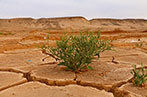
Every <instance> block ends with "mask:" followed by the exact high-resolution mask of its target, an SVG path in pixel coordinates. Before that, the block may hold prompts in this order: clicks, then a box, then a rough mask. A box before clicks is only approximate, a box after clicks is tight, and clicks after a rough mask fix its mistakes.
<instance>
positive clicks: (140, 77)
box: [131, 64, 147, 86]
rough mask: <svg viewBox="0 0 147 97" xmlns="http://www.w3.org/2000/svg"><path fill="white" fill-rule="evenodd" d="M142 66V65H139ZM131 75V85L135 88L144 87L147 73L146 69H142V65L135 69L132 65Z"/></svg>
mask: <svg viewBox="0 0 147 97" xmlns="http://www.w3.org/2000/svg"><path fill="white" fill-rule="evenodd" d="M141 65H142V64H141ZM131 74H133V81H132V82H133V84H134V85H136V86H144V84H145V81H146V80H147V73H146V69H145V68H143V65H142V67H141V68H138V69H137V68H136V65H134V69H133V70H132V71H131Z"/></svg>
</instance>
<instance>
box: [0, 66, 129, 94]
mask: <svg viewBox="0 0 147 97" xmlns="http://www.w3.org/2000/svg"><path fill="white" fill-rule="evenodd" d="M0 72H13V73H18V74H22V75H23V76H22V77H23V78H25V79H26V80H24V81H20V82H17V83H14V84H12V85H10V86H6V87H4V88H1V89H0V92H1V91H3V90H6V89H9V88H12V87H16V86H19V85H22V84H24V83H27V82H40V83H43V84H46V85H49V86H68V85H79V86H84V87H92V88H96V89H99V90H105V91H107V92H111V93H113V94H114V96H115V97H125V96H120V94H121V93H122V92H121V91H117V92H115V90H116V89H117V88H118V87H120V86H122V85H123V84H125V83H127V82H120V83H117V84H115V85H112V86H110V85H103V84H98V83H94V82H88V81H82V80H77V77H78V75H76V77H75V78H74V79H73V80H51V79H47V78H39V77H35V76H32V73H31V72H27V73H25V72H22V71H19V70H16V69H12V68H8V69H0ZM117 94H119V96H118V95H117ZM124 94H126V92H124V93H123V94H122V95H124Z"/></svg>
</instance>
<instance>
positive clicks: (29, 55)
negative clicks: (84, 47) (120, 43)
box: [0, 48, 147, 97]
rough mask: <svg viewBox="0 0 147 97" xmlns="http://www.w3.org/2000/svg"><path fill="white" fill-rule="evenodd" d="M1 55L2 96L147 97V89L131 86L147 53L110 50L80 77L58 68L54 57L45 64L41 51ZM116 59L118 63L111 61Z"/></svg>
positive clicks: (0, 86)
mask: <svg viewBox="0 0 147 97" xmlns="http://www.w3.org/2000/svg"><path fill="white" fill-rule="evenodd" d="M124 52H125V53H124ZM118 53H119V55H118ZM0 56H1V57H0V60H1V63H0V97H46V96H47V97H61V96H62V97H146V96H147V94H146V91H147V88H146V87H143V88H140V87H135V86H134V85H132V83H130V80H131V79H132V77H133V76H132V75H131V74H130V71H131V70H132V69H133V64H139V63H140V61H139V60H142V61H141V62H142V63H144V64H146V63H147V61H146V60H145V59H147V54H146V53H144V52H142V51H140V50H139V49H133V50H130V49H120V48H115V51H106V52H104V53H102V54H101V58H100V60H94V61H93V62H92V63H91V66H92V67H93V68H94V70H88V71H87V72H81V73H78V74H76V75H75V73H73V72H71V71H65V70H64V69H63V67H59V66H57V64H56V62H55V60H54V59H52V58H49V59H47V60H45V61H42V60H41V59H42V58H44V57H45V55H43V54H42V53H41V51H40V49H29V50H28V49H23V50H15V51H6V52H5V53H1V54H0ZM112 56H113V57H115V61H116V62H117V63H113V62H112V61H111V60H112ZM129 59H130V60H129ZM136 59H138V60H136ZM28 60H31V61H28ZM137 66H138V67H139V65H137ZM146 66H147V65H145V67H146ZM75 76H77V78H76V79H75ZM146 84H147V83H146ZM86 91H87V92H86ZM144 92H145V93H144Z"/></svg>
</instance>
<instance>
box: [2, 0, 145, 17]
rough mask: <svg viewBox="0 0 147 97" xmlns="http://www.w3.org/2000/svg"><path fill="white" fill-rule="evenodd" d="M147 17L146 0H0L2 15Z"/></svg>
mask: <svg viewBox="0 0 147 97" xmlns="http://www.w3.org/2000/svg"><path fill="white" fill-rule="evenodd" d="M64 16H84V17H86V18H87V19H91V18H146V19H147V0H58V1H57V0H0V18H15V17H33V18H41V17H64Z"/></svg>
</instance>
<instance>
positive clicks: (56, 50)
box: [42, 32, 111, 72]
mask: <svg viewBox="0 0 147 97" xmlns="http://www.w3.org/2000/svg"><path fill="white" fill-rule="evenodd" d="M99 38H100V33H97V35H94V34H93V33H89V32H87V33H86V34H83V33H81V34H80V35H79V36H76V35H75V36H74V35H71V36H69V37H68V36H65V37H61V40H59V41H56V47H45V46H44V47H42V50H46V51H45V52H49V53H48V54H49V55H51V56H52V57H54V58H55V59H57V60H60V62H59V64H58V65H63V66H65V67H66V69H67V70H71V71H73V72H80V71H83V70H85V69H93V68H92V67H91V66H89V64H90V63H91V61H92V59H93V57H94V56H98V58H99V57H100V53H101V52H103V51H105V50H110V49H111V45H110V42H109V41H105V40H99Z"/></svg>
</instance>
